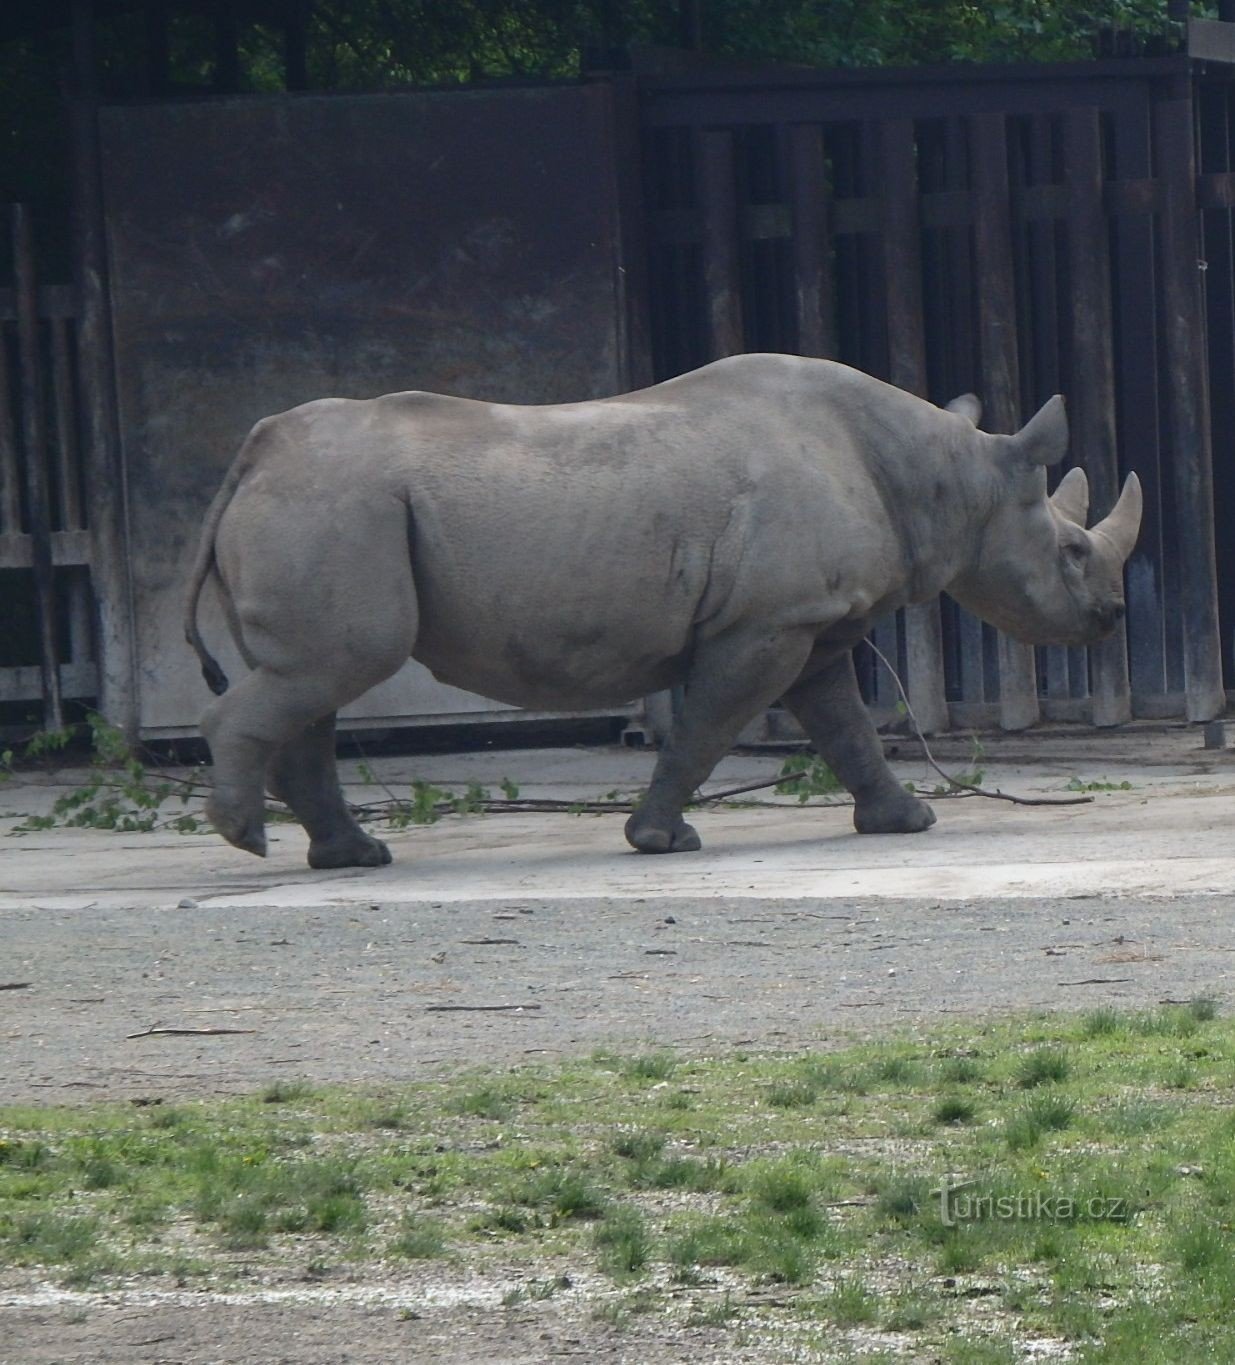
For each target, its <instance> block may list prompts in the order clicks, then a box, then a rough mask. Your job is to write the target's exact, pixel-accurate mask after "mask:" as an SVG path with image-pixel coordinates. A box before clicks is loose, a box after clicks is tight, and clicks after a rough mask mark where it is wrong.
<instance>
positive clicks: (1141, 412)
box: [1114, 106, 1179, 713]
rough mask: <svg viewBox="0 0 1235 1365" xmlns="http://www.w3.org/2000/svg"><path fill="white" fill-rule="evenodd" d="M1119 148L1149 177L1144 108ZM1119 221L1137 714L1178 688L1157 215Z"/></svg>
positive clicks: (1118, 138) (1128, 173)
mask: <svg viewBox="0 0 1235 1365" xmlns="http://www.w3.org/2000/svg"><path fill="white" fill-rule="evenodd" d="M1114 149H1115V174H1116V177H1117V178H1118V179H1120V180H1143V179H1148V178H1149V176H1150V175H1151V173H1152V164H1151V158H1150V122H1149V112H1148V110H1147V109H1146V108H1145V107H1144V106H1134V107H1132V108H1130V109H1122V110H1119V111H1118V112H1117V113H1116V115H1115V136H1114ZM1114 227H1115V300H1116V303H1117V305H1118V308H1117V311H1118V319H1117V327H1118V330H1117V344H1118V353H1119V365H1118V368H1117V370H1116V372H1115V383H1116V391H1117V395H1118V409H1119V411H1120V412H1122V414H1123V422H1122V426H1121V428H1120V431H1119V442H1120V448H1121V449H1122V451H1123V454H1124V459H1125V461H1126V462H1127V467H1128V468H1130V469H1135V470H1136V472H1137V476H1138V478H1139V479H1140V481H1141V487H1142V489H1143V491H1144V495H1145V516H1144V520H1143V521H1142V523H1141V538H1140V540H1139V542H1138V543H1137V548H1136V550H1135V551H1134V553H1133V555H1132V558H1131V559H1130V560H1129V561H1128V567H1127V574H1126V578H1127V596H1128V638H1129V643H1130V647H1131V656H1130V659H1129V669H1130V674H1131V683H1132V706H1133V712H1134V713H1135V711H1136V705H1137V699H1138V697H1144V698H1149V697H1160V696H1162V694H1164V693H1165V692H1167V691H1169V690H1170V681H1169V678H1168V676H1167V667H1166V653H1167V646H1166V630H1167V626H1168V621H1167V613H1166V612H1165V611H1164V610H1163V567H1164V552H1165V547H1164V545H1163V541H1162V522H1161V507H1162V486H1161V484H1162V480H1161V469H1160V462H1161V451H1160V450H1159V446H1158V427H1159V422H1158V385H1159V373H1158V370H1159V361H1158V317H1157V309H1156V308H1155V306H1154V300H1155V298H1156V297H1157V283H1156V281H1157V273H1158V272H1157V263H1156V261H1155V259H1154V224H1153V218H1152V216H1151V215H1150V214H1148V213H1138V214H1127V213H1124V214H1120V215H1118V216H1117V217H1116V219H1115V224H1114ZM1171 624H1172V626H1173V625H1174V623H1171ZM1173 652H1174V653H1176V654H1178V652H1179V651H1178V650H1175V651H1173Z"/></svg>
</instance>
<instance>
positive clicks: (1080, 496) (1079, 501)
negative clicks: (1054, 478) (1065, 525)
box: [1051, 465, 1089, 526]
mask: <svg viewBox="0 0 1235 1365" xmlns="http://www.w3.org/2000/svg"><path fill="white" fill-rule="evenodd" d="M1051 506H1052V507H1053V508H1054V509H1055V511H1056V512H1058V513H1059V515H1060V516H1061V517H1063V518H1065V519H1066V520H1067V521H1070V522H1071V523H1072V524H1073V525H1074V526H1084V525H1085V518H1086V517H1087V516H1088V515H1089V480H1088V479H1087V478H1086V477H1085V471H1084V470H1083V469H1082V468H1081V467H1080V466H1079V465H1078V466H1077V467H1076V468H1075V469H1069V470H1068V472H1067V473H1066V474H1065V475H1064V476H1063V478H1062V479H1060V481H1059V487H1058V488H1056V489H1055V491H1054V492H1053V493H1052V494H1051Z"/></svg>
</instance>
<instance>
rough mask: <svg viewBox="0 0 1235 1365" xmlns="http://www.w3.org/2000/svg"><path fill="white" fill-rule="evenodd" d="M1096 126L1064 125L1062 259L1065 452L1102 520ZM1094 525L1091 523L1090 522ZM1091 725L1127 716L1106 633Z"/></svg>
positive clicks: (1115, 491)
mask: <svg viewBox="0 0 1235 1365" xmlns="http://www.w3.org/2000/svg"><path fill="white" fill-rule="evenodd" d="M1101 138H1102V129H1101V126H1100V125H1099V122H1098V111H1097V109H1072V110H1069V111H1068V114H1067V116H1066V119H1065V123H1064V150H1065V161H1064V176H1065V182H1066V184H1067V192H1068V227H1067V232H1068V260H1069V263H1070V267H1071V280H1072V388H1071V394H1070V399H1071V403H1070V406H1069V411H1068V417H1069V425H1070V428H1071V437H1072V449H1073V451H1074V452H1075V453H1076V454H1079V455H1080V456H1081V458H1082V459H1083V461H1084V466H1085V473H1086V475H1087V477H1088V479H1089V489H1090V497H1091V501H1092V503H1093V506H1094V508H1095V509H1096V511H1097V512H1098V513H1100V514H1101V515H1102V516H1105V515H1106V513H1107V512H1109V511H1110V509H1111V508H1112V507H1113V506H1114V504H1115V499H1116V498H1117V497H1118V495H1119V455H1118V452H1117V449H1116V444H1115V358H1114V354H1113V352H1112V348H1111V264H1110V246H1109V239H1108V234H1107V225H1106V210H1105V207H1104V205H1103V193H1104V190H1105V183H1104V177H1103V173H1102V141H1101ZM1095 520H1096V518H1095ZM1089 663H1090V679H1091V692H1092V700H1093V722H1094V724H1095V725H1122V724H1123V723H1124V722H1125V721H1128V720H1131V719H1132V703H1131V693H1130V689H1129V686H1128V638H1127V632H1126V630H1125V629H1124V626H1123V623H1122V622H1121V623H1120V625H1119V628H1118V629H1117V630H1116V632H1115V633H1114V635H1112V636H1111V637H1110V639H1108V640H1104V641H1103V642H1102V643H1101V644H1097V645H1093V646H1091V647H1090V651H1089Z"/></svg>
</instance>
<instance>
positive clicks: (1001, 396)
mask: <svg viewBox="0 0 1235 1365" xmlns="http://www.w3.org/2000/svg"><path fill="white" fill-rule="evenodd" d="M972 138H973V141H972V148H973V193H974V255H975V261H976V266H977V274H978V337H979V350H980V353H981V356H982V397H983V403H984V406H985V410H986V413H987V422H986V425H987V426H988V427H989V428H990V429H991V430H992V431H997V432H1012V431H1015V430H1017V428H1018V427H1019V426H1020V362H1019V357H1018V355H1017V346H1016V290H1015V287H1014V276H1013V273H1012V271H1013V261H1012V215H1011V209H1010V205H1009V195H1008V145H1007V126H1006V121H1005V118H1004V115H1002V114H977V115H975V116H974V118H973V120H972ZM1038 718H1039V709H1038V682H1037V669H1036V666H1035V661H1034V652H1033V650H1032V649H1031V648H1030V647H1029V646H1028V645H1021V644H1017V643H1016V641H1015V640H1010V639H1008V638H1007V637H1006V636H1004V635H1001V636H1000V637H999V723H1000V725H1001V726H1002V727H1003V728H1004V729H1005V730H1023V729H1025V728H1026V726H1029V725H1034V724H1036V723H1037V721H1038Z"/></svg>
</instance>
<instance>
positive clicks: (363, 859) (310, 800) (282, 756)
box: [266, 711, 390, 868]
mask: <svg viewBox="0 0 1235 1365" xmlns="http://www.w3.org/2000/svg"><path fill="white" fill-rule="evenodd" d="M334 745H335V713H334V712H333V711H332V712H331V713H330V715H328V716H323V717H322V719H321V720H319V721H317V722H315V723H314V724H313V725H310V726H309V727H308V729H307V730H305V731H304V732H303V734H301V735H299V736H298V737H297V738H296V739H293V740H290V741H289V742H288V743H286V744H285V745H284V746H283V747H282V748H281V749H280V750H279V752H278V753H277V754H276V755H275V757H274V759H273V761H272V762H271V764H270V769H269V772H268V773H267V777H266V785H267V788H268V790H269V792H270V794H271V796H273V797H275V798H276V800H279V801H283V802H286V804H287V805H288V806H289V807H290V808H291V811H292V814H293V815H294V816H295V817H296V819H297V820H299V821H300V823H301V824H302V825H303V826H304V827H305V830H306V831H307V832H308V835H309V840H310V842H309V866H310V867H315V868H324V867H381V866H382V865H384V864H385V863H388V862H389V861H390V850H389V849H388V848H387V847H386V845H385V844H384V843H382V841H381V840H380V839H375V838H373V836H372V835H371V834H366V833H365V832H364V830H363V829H361V828H360V826H359V825H358V824H357V823H356V817H355V816H354V815H353V814H352V812H351V811H350V810H349V809H348V805H347V802H346V801H344V799H343V793H342V791H341V790H340V788H339V773H338V768H337V766H336V764H335V754H334Z"/></svg>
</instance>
